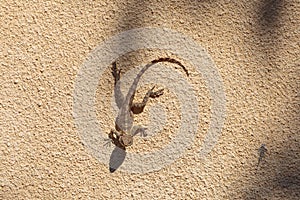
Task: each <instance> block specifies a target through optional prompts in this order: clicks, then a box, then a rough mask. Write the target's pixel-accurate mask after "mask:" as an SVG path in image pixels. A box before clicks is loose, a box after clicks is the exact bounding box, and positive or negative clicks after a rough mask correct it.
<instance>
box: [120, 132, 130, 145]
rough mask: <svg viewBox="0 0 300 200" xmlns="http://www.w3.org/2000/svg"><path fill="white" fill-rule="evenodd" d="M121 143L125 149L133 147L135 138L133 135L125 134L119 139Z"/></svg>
mask: <svg viewBox="0 0 300 200" xmlns="http://www.w3.org/2000/svg"><path fill="white" fill-rule="evenodd" d="M119 142H120V144H121V145H123V146H124V147H128V146H131V145H132V144H133V137H132V135H128V134H124V135H121V136H120V137H119Z"/></svg>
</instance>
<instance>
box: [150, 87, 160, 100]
mask: <svg viewBox="0 0 300 200" xmlns="http://www.w3.org/2000/svg"><path fill="white" fill-rule="evenodd" d="M154 88H155V86H153V88H152V89H151V90H149V92H150V95H149V96H150V97H151V98H157V97H159V96H161V95H163V93H164V89H160V90H158V91H156V92H153V90H154Z"/></svg>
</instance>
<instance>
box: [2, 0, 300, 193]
mask: <svg viewBox="0 0 300 200" xmlns="http://www.w3.org/2000/svg"><path fill="white" fill-rule="evenodd" d="M141 27H166V28H169V29H173V30H176V31H178V32H180V33H182V34H184V35H186V36H187V37H190V38H193V39H194V40H195V41H196V42H197V43H198V44H199V45H201V46H202V47H203V48H205V49H206V51H207V53H208V54H209V55H210V56H211V59H212V60H213V62H214V63H215V65H216V67H217V69H218V71H219V73H220V76H221V77H222V80H223V84H224V90H225V93H226V110H227V112H226V119H225V124H224V127H223V131H222V134H221V135H220V137H219V139H218V143H217V144H216V145H215V147H214V148H213V150H212V151H211V152H210V153H209V154H208V155H207V156H206V157H205V158H198V157H197V156H196V155H197V154H198V152H199V150H200V149H201V146H202V145H203V141H204V138H205V134H206V131H207V129H208V127H209V123H210V119H209V116H210V113H209V110H210V103H211V101H210V97H209V95H210V94H209V93H208V92H207V88H206V85H205V82H204V81H203V77H201V76H200V75H197V74H195V73H194V75H193V76H192V77H191V80H190V82H191V84H192V85H195V84H196V85H197V84H198V86H195V91H198V92H199V93H197V100H198V102H199V105H202V107H201V106H199V108H202V110H201V109H200V111H203V112H204V113H201V114H203V115H202V116H203V117H202V118H200V119H199V129H198V131H197V133H196V139H195V142H194V144H193V145H192V147H191V148H189V149H188V150H186V151H185V153H184V154H183V156H182V157H181V158H180V159H177V160H176V161H175V162H174V163H172V164H170V165H167V166H165V167H164V168H162V169H161V170H158V171H153V172H148V173H142V174H133V173H129V172H126V171H122V170H117V171H115V172H114V173H110V172H109V169H108V165H105V164H103V163H101V162H100V161H99V160H97V159H96V158H95V156H93V155H92V154H91V153H90V152H89V151H88V150H87V149H86V148H85V147H84V146H83V145H82V142H81V138H80V134H79V133H78V130H77V128H76V126H75V124H74V118H73V114H72V113H73V96H74V83H75V80H76V77H77V74H78V72H79V70H80V69H81V66H82V63H83V62H84V60H86V58H87V57H88V55H89V53H90V52H91V51H92V50H93V49H94V48H95V47H97V46H98V45H99V44H100V43H101V42H103V41H104V40H106V39H108V38H110V37H111V36H113V35H116V34H119V33H121V32H123V31H126V30H130V29H133V28H141ZM299 41H300V2H299V1H298V0H283V1H280V0H274V1H271V0H261V1H246V0H245V1H244V0H242V1H227V0H215V1H206V0H203V1H201V0H190V1H137V0H136V1H134V0H129V1H120V0H117V1H98V2H97V1H87V2H84V1H69V2H67V1H32V2H27V1H2V2H1V3H0V64H1V65H0V66H1V67H0V74H1V81H0V91H1V98H0V130H1V146H0V148H1V151H0V152H1V164H0V166H1V167H0V169H1V181H0V184H1V185H0V187H1V190H0V198H1V199H70V198H76V199H77V198H83V199H88V198H91V199H105V198H111V199H122V198H124V199H125V198H126V199H127V198H128V199H155V198H157V199H171V198H175V199H297V197H298V198H299V196H300V192H299V191H300V174H299V172H300V148H299V138H300V134H299V121H300V119H299V116H300V115H299V110H300V106H299V77H300V71H299V70H300V60H299V55H300V48H299V47H300V43H299ZM164 53H165V52H159V51H155V52H138V53H137V54H136V55H132V60H130V63H131V64H132V63H135V62H136V63H135V64H138V63H143V62H144V61H145V60H147V59H148V60H149V58H155V57H157V56H159V55H161V54H164ZM128 56H129V57H130V56H131V55H128ZM164 56H165V54H164ZM126 60H127V61H128V59H127V58H125V59H123V61H124V62H123V67H124V68H126V66H127V67H132V65H129V64H130V63H129V64H128V63H127V65H126ZM120 62H121V61H120ZM188 69H190V70H191V71H192V72H193V66H188ZM103 76H104V77H106V79H107V80H106V81H104V82H100V83H99V88H100V89H101V88H102V89H103V91H106V93H105V95H104V97H105V98H106V97H107V96H109V95H111V91H112V89H113V84H112V80H113V78H112V77H111V74H110V72H109V70H107V71H106V72H105V73H104V75H103ZM105 89H106V90H105ZM101 91H102V90H101ZM201 91H202V92H203V93H202V92H201ZM200 92H201V93H200ZM142 93H143V91H142V92H140V93H139V94H138V97H137V98H141V97H142V95H143V94H142ZM96 96H97V98H98V99H99V98H100V99H101V94H99V92H98V93H97V94H96ZM105 98H104V100H105ZM164 98H165V101H166V102H167V101H168V100H169V101H170V99H174V98H175V99H176V96H174V95H173V96H172V94H171V93H170V94H169V93H166V95H165V97H162V99H160V100H157V101H158V102H160V101H164ZM174 101H175V100H174ZM99 102H100V103H99ZM99 102H98V103H99V104H98V106H99V107H98V108H100V110H101V108H102V109H103V111H104V112H102V114H101V113H100V114H99V113H98V114H97V117H98V118H99V121H101V120H102V122H103V121H105V120H103V119H105V116H108V119H107V121H106V122H109V123H104V122H103V123H102V124H103V127H104V129H105V130H109V128H112V127H113V126H114V125H113V119H112V117H111V116H110V111H109V109H110V108H109V104H105V101H104V103H103V105H102V104H101V101H99ZM171 102H172V101H171ZM154 104H155V101H152V102H151V103H150V104H149V107H151V106H152V105H154ZM177 104H178V102H177V101H175V105H177ZM105 105H106V106H105ZM107 105H108V106H107ZM179 106H180V105H179ZM175 107H176V106H175ZM171 111H172V112H173V115H171V116H174V122H176V121H178V120H180V119H178V117H177V118H176V112H177V111H178V110H176V109H175V110H171ZM147 112H148V111H146V113H147ZM172 112H171V113H172ZM174 113H175V115H174ZM137 120H140V121H141V122H145V121H147V116H146V115H144V116H141V117H139V118H137ZM171 121H172V120H171ZM175 128H176V124H175V125H174V124H173V125H172V124H171V125H168V126H167V127H166V132H167V133H168V134H169V135H168V136H166V135H164V136H162V137H159V136H155V137H154V138H153V139H152V140H151V141H152V142H151V143H149V142H148V143H146V144H143V141H142V140H138V142H137V145H135V146H133V147H132V148H131V149H129V150H128V151H129V152H140V153H141V152H143V151H142V150H146V151H151V149H152V148H154V149H159V148H160V144H162V145H164V143H168V142H170V138H172V133H173V132H172V131H173V129H175ZM164 138H165V139H166V140H164ZM168 138H169V140H168ZM263 143H265V144H266V146H267V148H268V152H267V154H266V156H265V158H264V160H263V161H262V162H261V163H260V166H259V167H258V168H257V161H258V153H257V149H258V148H259V147H260V146H261V144H263ZM139 145H140V146H141V148H139ZM99 148H102V147H99Z"/></svg>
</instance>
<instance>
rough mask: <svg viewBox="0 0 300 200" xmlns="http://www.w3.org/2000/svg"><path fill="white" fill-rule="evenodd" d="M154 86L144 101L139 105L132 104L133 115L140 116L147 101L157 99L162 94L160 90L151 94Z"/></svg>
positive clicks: (162, 91) (162, 90)
mask: <svg viewBox="0 0 300 200" xmlns="http://www.w3.org/2000/svg"><path fill="white" fill-rule="evenodd" d="M154 88H155V86H153V87H152V88H151V89H150V90H148V92H147V93H146V94H145V96H144V99H143V101H142V102H141V103H132V106H131V111H132V113H133V114H140V113H142V112H143V111H144V108H145V106H146V104H147V102H148V100H149V98H157V97H159V96H161V95H162V94H163V93H164V89H160V90H158V91H156V92H153V90H154Z"/></svg>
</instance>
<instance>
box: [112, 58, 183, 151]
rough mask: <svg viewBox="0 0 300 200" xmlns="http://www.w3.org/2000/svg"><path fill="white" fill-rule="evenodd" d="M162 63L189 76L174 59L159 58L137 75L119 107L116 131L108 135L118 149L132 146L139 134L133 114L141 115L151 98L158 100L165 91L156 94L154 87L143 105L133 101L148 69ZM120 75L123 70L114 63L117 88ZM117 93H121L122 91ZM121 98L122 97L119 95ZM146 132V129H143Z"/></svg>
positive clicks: (113, 71) (149, 91) (161, 90)
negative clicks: (168, 64) (177, 68)
mask: <svg viewBox="0 0 300 200" xmlns="http://www.w3.org/2000/svg"><path fill="white" fill-rule="evenodd" d="M160 62H169V63H173V64H177V65H179V66H180V67H182V69H183V70H184V71H185V73H186V75H187V76H189V73H188V70H187V69H186V68H185V66H184V65H182V64H181V62H179V61H177V60H175V59H173V58H158V59H154V60H152V61H151V62H149V63H148V64H146V65H145V66H144V67H143V68H142V69H141V70H140V72H139V73H138V74H137V76H136V77H135V79H134V80H133V83H132V84H131V86H130V88H129V91H128V93H127V95H126V97H125V99H124V97H123V98H122V100H121V104H120V106H119V108H120V109H119V112H118V115H117V117H116V119H115V129H112V130H111V131H110V133H109V134H108V137H109V139H110V140H111V142H112V143H113V144H115V145H116V146H117V147H119V148H121V149H124V150H125V149H126V147H128V146H131V145H132V144H133V136H134V135H135V134H136V132H138V130H136V131H135V133H132V132H133V131H132V128H133V114H139V113H141V112H142V111H143V110H144V108H145V106H146V104H147V102H148V100H149V98H157V97H159V96H161V95H162V94H163V90H164V89H160V90H158V91H156V92H154V91H153V90H154V88H155V86H153V87H152V88H151V89H150V90H148V92H147V93H146V94H145V96H144V98H143V101H142V102H141V103H133V99H134V96H135V93H136V89H137V85H138V82H139V80H140V78H141V77H142V75H143V74H144V73H145V71H146V70H147V69H149V68H150V67H151V66H153V65H155V64H157V63H160ZM120 73H121V70H119V69H117V64H116V62H113V64H112V74H113V76H114V79H115V86H116V83H117V81H119V79H120ZM117 92H119V93H120V90H118V91H117ZM119 96H120V95H119ZM142 130H144V129H142Z"/></svg>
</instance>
